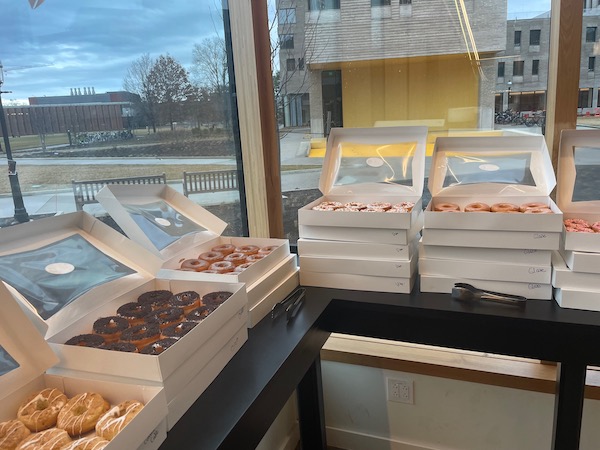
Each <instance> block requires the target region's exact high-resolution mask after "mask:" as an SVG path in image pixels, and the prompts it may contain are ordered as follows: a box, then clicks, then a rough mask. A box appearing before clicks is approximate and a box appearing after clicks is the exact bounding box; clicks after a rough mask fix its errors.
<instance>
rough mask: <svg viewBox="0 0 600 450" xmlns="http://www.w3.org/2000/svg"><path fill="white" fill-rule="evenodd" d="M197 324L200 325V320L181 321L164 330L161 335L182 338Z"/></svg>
mask: <svg viewBox="0 0 600 450" xmlns="http://www.w3.org/2000/svg"><path fill="white" fill-rule="evenodd" d="M196 325H198V322H193V321H189V322H179V323H176V324H175V325H171V326H169V327H167V328H165V329H164V330H162V333H161V335H162V337H163V338H173V339H180V338H182V337H183V336H185V335H186V334H188V333H189V332H190V331H191V330H192V329H193V328H194V327H195V326H196Z"/></svg>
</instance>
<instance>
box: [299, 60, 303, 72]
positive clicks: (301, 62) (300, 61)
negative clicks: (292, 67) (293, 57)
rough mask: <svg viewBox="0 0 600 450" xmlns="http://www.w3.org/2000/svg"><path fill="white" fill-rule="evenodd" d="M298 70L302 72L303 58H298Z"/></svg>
mask: <svg viewBox="0 0 600 450" xmlns="http://www.w3.org/2000/svg"><path fill="white" fill-rule="evenodd" d="M298 70H304V58H298Z"/></svg>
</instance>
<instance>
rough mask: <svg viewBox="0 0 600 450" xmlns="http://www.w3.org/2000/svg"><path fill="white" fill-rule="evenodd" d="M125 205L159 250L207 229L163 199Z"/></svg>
mask: <svg viewBox="0 0 600 450" xmlns="http://www.w3.org/2000/svg"><path fill="white" fill-rule="evenodd" d="M123 207H124V208H125V210H126V211H127V212H128V213H129V215H130V216H131V218H132V219H133V221H134V222H135V223H136V224H137V225H138V227H140V230H142V232H143V233H144V234H145V235H146V236H147V237H148V239H149V240H150V241H151V242H152V244H153V245H154V246H155V247H156V248H157V249H158V250H163V249H164V248H166V247H168V246H169V245H171V244H172V243H173V242H176V241H178V240H179V239H180V238H181V237H183V236H186V235H188V234H194V233H199V232H202V231H207V230H206V228H204V227H202V226H201V225H199V224H197V223H195V222H193V221H191V220H190V219H188V218H187V217H186V216H184V215H183V214H181V213H180V212H179V211H177V210H176V209H174V208H173V207H172V206H171V205H169V204H168V203H167V202H165V201H163V200H158V201H153V202H151V203H145V204H135V205H133V204H124V205H123Z"/></svg>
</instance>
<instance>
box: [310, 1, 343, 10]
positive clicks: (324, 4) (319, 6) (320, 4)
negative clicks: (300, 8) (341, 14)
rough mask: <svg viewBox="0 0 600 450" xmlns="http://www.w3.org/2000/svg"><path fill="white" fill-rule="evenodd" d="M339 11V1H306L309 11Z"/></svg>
mask: <svg viewBox="0 0 600 450" xmlns="http://www.w3.org/2000/svg"><path fill="white" fill-rule="evenodd" d="M325 9H340V0H308V10H309V11H322V10H325Z"/></svg>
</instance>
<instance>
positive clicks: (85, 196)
mask: <svg viewBox="0 0 600 450" xmlns="http://www.w3.org/2000/svg"><path fill="white" fill-rule="evenodd" d="M71 184H72V186H73V196H74V197H75V207H76V208H77V211H83V206H84V205H89V204H92V203H98V200H96V194H97V193H98V191H100V189H102V188H103V187H104V186H106V185H107V184H167V177H166V175H165V174H164V173H163V174H162V175H147V176H141V177H128V178H108V179H106V180H83V181H76V180H72V181H71Z"/></svg>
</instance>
